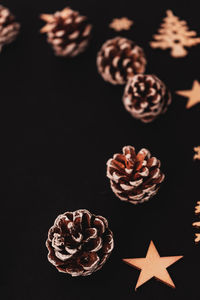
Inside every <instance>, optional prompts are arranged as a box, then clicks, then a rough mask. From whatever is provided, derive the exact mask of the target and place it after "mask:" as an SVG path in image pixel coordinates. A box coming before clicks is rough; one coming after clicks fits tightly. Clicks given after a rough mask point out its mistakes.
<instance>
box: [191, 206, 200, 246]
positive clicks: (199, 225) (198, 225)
mask: <svg viewBox="0 0 200 300" xmlns="http://www.w3.org/2000/svg"><path fill="white" fill-rule="evenodd" d="M195 214H196V215H198V216H200V201H199V202H197V206H196V207H195ZM192 225H193V226H194V227H195V228H196V229H197V230H200V222H194V223H193V224H192ZM195 237H196V238H195V242H196V243H200V232H197V233H195Z"/></svg>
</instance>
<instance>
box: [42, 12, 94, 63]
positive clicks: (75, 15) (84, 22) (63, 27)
mask: <svg viewBox="0 0 200 300" xmlns="http://www.w3.org/2000/svg"><path fill="white" fill-rule="evenodd" d="M40 18H41V19H42V20H43V21H45V22H47V24H46V25H45V26H44V27H43V28H42V29H41V30H40V32H41V33H46V34H47V41H48V42H49V43H50V44H51V45H52V47H53V49H54V52H55V54H56V55H57V56H69V57H73V56H76V55H78V54H79V53H81V52H83V51H84V50H85V49H86V47H87V46H88V44H89V40H90V38H91V30H92V25H91V24H89V22H88V19H87V17H85V16H81V15H80V14H79V12H77V11H74V10H72V9H71V8H69V7H66V8H64V9H63V10H62V11H57V12H56V13H54V14H52V15H51V14H42V15H41V16H40Z"/></svg>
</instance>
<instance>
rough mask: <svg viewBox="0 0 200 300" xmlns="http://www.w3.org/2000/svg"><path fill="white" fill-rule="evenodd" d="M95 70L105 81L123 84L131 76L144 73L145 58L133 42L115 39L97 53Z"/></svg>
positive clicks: (120, 38) (106, 43) (121, 38)
mask: <svg viewBox="0 0 200 300" xmlns="http://www.w3.org/2000/svg"><path fill="white" fill-rule="evenodd" d="M97 68H98V72H99V74H100V75H101V76H102V77H103V79H104V80H105V81H108V82H110V83H112V84H125V83H126V82H127V81H128V79H129V78H130V77H132V76H133V75H135V74H138V73H144V72H145V68H146V58H145V54H144V51H143V49H142V48H140V47H139V46H137V45H136V44H135V43H134V42H133V41H131V40H128V39H126V38H123V37H115V38H114V39H111V40H108V41H106V42H105V43H104V44H103V46H102V47H101V49H100V51H99V52H98V55H97Z"/></svg>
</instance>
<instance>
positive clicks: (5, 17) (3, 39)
mask: <svg viewBox="0 0 200 300" xmlns="http://www.w3.org/2000/svg"><path fill="white" fill-rule="evenodd" d="M19 30H20V24H19V23H17V22H16V21H15V17H14V15H13V14H12V13H11V12H10V10H9V9H8V8H6V7H4V6H2V5H0V51H1V49H2V47H3V46H4V45H6V44H10V43H11V42H13V41H14V40H15V39H16V37H17V35H18V34H19Z"/></svg>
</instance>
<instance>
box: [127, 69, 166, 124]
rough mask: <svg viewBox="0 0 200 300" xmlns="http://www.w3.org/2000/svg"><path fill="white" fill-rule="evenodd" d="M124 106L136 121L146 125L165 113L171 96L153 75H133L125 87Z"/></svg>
mask: <svg viewBox="0 0 200 300" xmlns="http://www.w3.org/2000/svg"><path fill="white" fill-rule="evenodd" d="M123 102H124V106H125V108H126V110H127V111H129V112H130V113H131V115H132V116H133V117H135V118H136V119H140V120H141V121H142V122H145V123H148V122H151V121H153V120H154V119H156V118H157V117H158V116H159V115H160V114H163V113H165V112H166V110H167V108H168V105H169V104H170V103H171V94H170V92H169V91H168V90H167V88H166V86H165V84H164V83H163V82H162V81H161V80H160V79H159V78H158V77H156V76H155V75H142V74H140V75H135V76H134V77H133V78H131V79H130V80H129V82H128V83H127V85H126V87H125V92H124V96H123Z"/></svg>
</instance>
